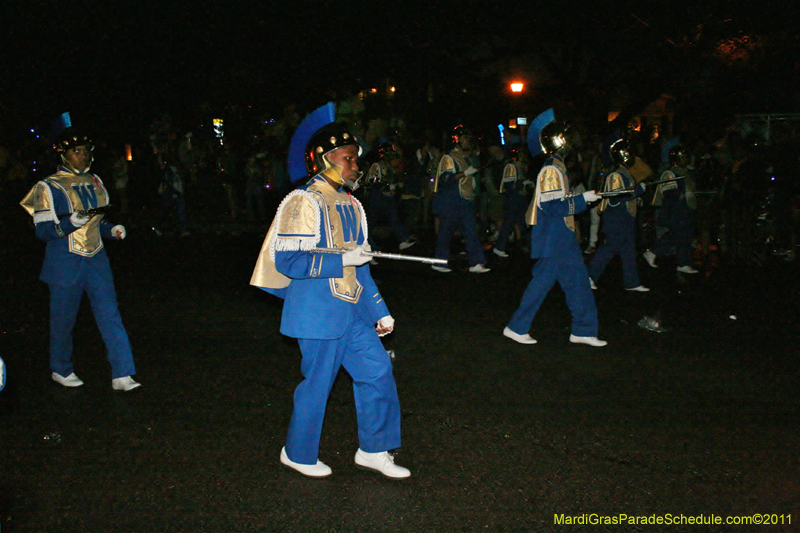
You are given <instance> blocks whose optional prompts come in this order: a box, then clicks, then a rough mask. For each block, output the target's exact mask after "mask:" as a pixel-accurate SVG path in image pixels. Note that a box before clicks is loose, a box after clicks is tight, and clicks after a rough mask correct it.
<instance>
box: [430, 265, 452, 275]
mask: <svg viewBox="0 0 800 533" xmlns="http://www.w3.org/2000/svg"><path fill="white" fill-rule="evenodd" d="M431 268H432V269H433V270H435V271H436V272H444V273H445V274H446V273H447V272H452V271H453V269H452V268H449V267H446V266H439V265H431Z"/></svg>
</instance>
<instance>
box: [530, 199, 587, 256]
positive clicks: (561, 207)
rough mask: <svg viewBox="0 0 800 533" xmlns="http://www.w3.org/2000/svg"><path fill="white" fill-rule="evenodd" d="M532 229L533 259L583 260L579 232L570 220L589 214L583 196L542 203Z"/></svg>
mask: <svg viewBox="0 0 800 533" xmlns="http://www.w3.org/2000/svg"><path fill="white" fill-rule="evenodd" d="M537 209H538V213H537V215H536V216H537V218H536V224H534V225H533V226H531V258H532V259H537V258H540V257H558V258H570V257H571V258H574V257H578V258H581V260H582V258H583V255H582V253H581V248H580V245H579V244H578V240H577V239H576V238H575V232H574V231H573V230H572V229H571V228H570V227H569V226H568V225H567V220H566V218H567V217H569V216H571V215H576V214H578V213H582V212H584V211H586V201H585V200H584V199H583V195H577V196H568V197H566V198H562V199H558V200H550V201H548V202H542V204H541V205H540V206H538V207H537Z"/></svg>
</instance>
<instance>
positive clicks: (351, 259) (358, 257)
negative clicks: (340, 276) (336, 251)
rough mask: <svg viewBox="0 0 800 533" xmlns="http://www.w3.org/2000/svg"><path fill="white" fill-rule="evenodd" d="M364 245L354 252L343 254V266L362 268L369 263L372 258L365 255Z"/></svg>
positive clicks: (357, 247) (354, 249) (353, 250)
mask: <svg viewBox="0 0 800 533" xmlns="http://www.w3.org/2000/svg"><path fill="white" fill-rule="evenodd" d="M363 252H364V245H363V244H361V245H358V246H356V247H355V248H353V249H352V250H348V251H346V252H345V253H343V254H342V266H346V267H349V266H361V265H363V264H364V263H369V260H370V259H371V257H370V256H368V255H365V254H364V253H363Z"/></svg>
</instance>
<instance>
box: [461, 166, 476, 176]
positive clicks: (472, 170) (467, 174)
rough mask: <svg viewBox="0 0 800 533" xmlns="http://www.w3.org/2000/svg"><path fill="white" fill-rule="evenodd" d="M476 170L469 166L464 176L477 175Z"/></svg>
mask: <svg viewBox="0 0 800 533" xmlns="http://www.w3.org/2000/svg"><path fill="white" fill-rule="evenodd" d="M477 173H478V169H477V168H475V167H473V166H472V165H470V166H469V167H467V170H465V171H464V176H472V175H473V174H477Z"/></svg>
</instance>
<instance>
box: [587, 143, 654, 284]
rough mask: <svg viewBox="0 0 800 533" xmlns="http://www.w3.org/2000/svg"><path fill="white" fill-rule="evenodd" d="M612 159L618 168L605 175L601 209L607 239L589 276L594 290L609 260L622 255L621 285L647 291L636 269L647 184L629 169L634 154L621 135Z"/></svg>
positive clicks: (591, 264)
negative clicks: (640, 204)
mask: <svg viewBox="0 0 800 533" xmlns="http://www.w3.org/2000/svg"><path fill="white" fill-rule="evenodd" d="M608 152H609V154H610V157H611V160H612V161H614V163H615V164H616V165H617V168H616V170H614V172H612V173H611V174H609V175H608V176H607V177H606V183H605V190H604V195H603V201H602V202H600V212H601V213H602V215H603V221H602V232H603V234H604V235H605V241H604V242H603V244H601V245H600V247H599V248H598V249H597V252H595V254H594V256H593V257H592V260H591V262H590V263H589V278H590V281H591V285H592V289H596V288H597V287H596V286H595V282H597V281H598V280H599V279H600V276H602V275H603V271H604V270H605V268H606V266H608V263H609V262H610V261H611V259H613V257H614V256H615V255H617V254H619V257H620V260H621V261H622V284H623V285H624V287H625V290H628V291H635V292H647V291H649V290H650V289H648V288H647V287H644V286H643V285H642V284H641V282H640V281H639V272H638V271H637V269H636V203H637V198H639V197H640V196H642V194H644V187H645V185H644V183H637V182H636V178H635V177H634V176H633V174H632V173H631V171H630V166H632V165H633V163H634V162H635V157H634V156H633V154H632V153H631V151H630V149H629V148H628V143H627V141H625V139H623V138H622V137H619V138H617V139H616V140H615V141H614V142H612V143H610V146H608Z"/></svg>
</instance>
